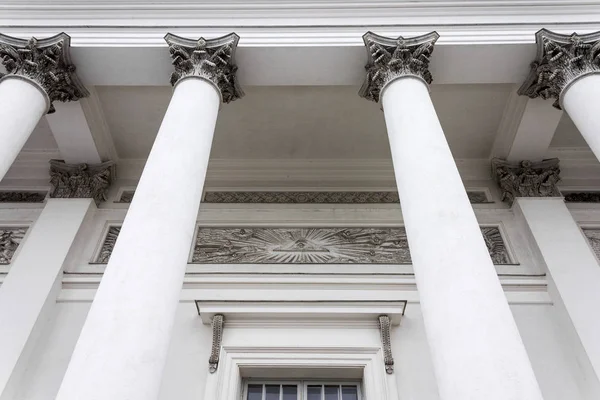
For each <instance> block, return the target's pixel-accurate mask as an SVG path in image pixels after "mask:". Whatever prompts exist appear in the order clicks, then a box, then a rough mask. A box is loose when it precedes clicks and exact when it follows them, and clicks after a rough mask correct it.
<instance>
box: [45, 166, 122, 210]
mask: <svg viewBox="0 0 600 400" xmlns="http://www.w3.org/2000/svg"><path fill="white" fill-rule="evenodd" d="M114 174H115V171H114V163H113V162H112V161H107V162H104V163H102V164H97V165H88V164H66V163H65V162H63V161H59V160H50V185H51V188H50V197H51V198H68V199H72V198H92V199H94V200H95V201H96V204H99V203H100V202H102V201H105V200H106V192H107V190H108V188H109V186H110V184H111V182H112V179H113V177H114Z"/></svg>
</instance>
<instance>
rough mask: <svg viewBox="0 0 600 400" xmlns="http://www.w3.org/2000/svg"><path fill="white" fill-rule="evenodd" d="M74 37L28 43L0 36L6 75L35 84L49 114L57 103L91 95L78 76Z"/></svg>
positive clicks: (29, 41)
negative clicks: (71, 49) (71, 50)
mask: <svg viewBox="0 0 600 400" xmlns="http://www.w3.org/2000/svg"><path fill="white" fill-rule="evenodd" d="M70 42H71V38H70V37H69V35H67V34H66V33H59V34H58V35H55V36H52V37H49V38H45V39H40V40H38V39H36V38H34V37H32V38H31V39H29V40H25V39H18V38H14V37H11V36H7V35H3V34H0V58H1V59H2V64H3V65H4V67H5V68H6V72H7V73H6V74H2V73H0V79H6V78H8V77H11V76H14V77H17V78H21V79H25V80H28V81H30V82H32V83H33V84H34V85H36V86H37V87H39V88H40V89H41V91H42V93H43V94H44V96H45V97H46V102H47V103H48V110H47V112H48V113H53V112H54V107H53V105H52V103H53V102H54V101H76V100H79V99H81V98H83V97H87V96H88V95H89V93H88V91H87V89H86V88H85V87H84V86H83V84H82V83H81V81H80V80H79V78H78V77H77V75H76V74H75V65H73V64H72V63H71V57H70V54H69V47H70Z"/></svg>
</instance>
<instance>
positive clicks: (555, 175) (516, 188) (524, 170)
mask: <svg viewBox="0 0 600 400" xmlns="http://www.w3.org/2000/svg"><path fill="white" fill-rule="evenodd" d="M558 162H559V161H558V158H552V159H549V160H544V161H541V162H536V163H534V162H531V161H521V162H520V163H510V162H507V161H504V160H501V159H499V158H494V159H493V160H492V175H493V176H494V178H495V179H496V182H498V185H499V186H500V189H501V190H502V201H505V202H507V203H508V204H510V205H512V203H513V201H514V199H515V197H561V196H562V195H561V193H560V191H559V190H558V187H557V186H556V184H557V183H558V181H560V169H559V167H558Z"/></svg>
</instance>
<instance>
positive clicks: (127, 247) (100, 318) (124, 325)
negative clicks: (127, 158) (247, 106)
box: [57, 77, 220, 400]
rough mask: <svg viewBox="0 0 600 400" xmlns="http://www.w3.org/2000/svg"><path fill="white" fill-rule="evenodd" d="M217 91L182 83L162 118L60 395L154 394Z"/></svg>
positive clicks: (102, 399) (145, 398)
mask: <svg viewBox="0 0 600 400" xmlns="http://www.w3.org/2000/svg"><path fill="white" fill-rule="evenodd" d="M219 105H220V95H219V92H218V90H217V89H216V88H215V86H214V85H213V84H211V83H209V82H207V81H205V80H203V79H199V78H196V77H192V78H187V79H183V80H181V81H180V82H179V83H178V84H177V86H176V87H175V90H174V93H173V98H172V99H171V102H170V104H169V108H168V110H167V112H166V115H165V117H164V119H163V122H162V125H161V127H160V130H159V132H158V136H157V138H156V141H155V143H154V146H153V147H152V151H151V152H150V156H149V157H148V161H147V162H146V166H145V168H144V171H143V173H142V177H141V179H140V182H139V184H138V186H137V188H136V192H135V196H134V198H133V201H132V203H131V206H130V208H129V211H128V213H127V217H126V219H125V221H124V223H123V226H122V228H121V232H120V234H119V237H118V240H117V242H116V244H115V247H114V250H113V253H112V255H111V258H110V261H109V263H108V265H107V267H106V272H105V274H104V277H103V278H102V281H101V284H100V287H99V288H98V292H97V294H96V297H95V299H94V302H93V304H92V307H91V309H90V312H89V315H88V318H87V320H86V323H85V325H84V327H83V330H82V332H81V336H80V338H79V341H78V342H77V345H76V348H75V351H74V353H73V357H72V359H71V363H70V364H69V367H68V369H67V372H66V375H65V378H64V380H63V383H62V386H61V388H60V390H59V393H58V396H57V399H60V400H80V399H86V400H114V399H122V400H152V399H156V398H157V396H158V393H159V389H160V384H161V375H162V371H163V367H164V364H165V360H166V355H167V350H168V347H169V341H170V338H171V331H172V326H173V323H174V318H175V312H176V308H177V304H178V302H179V295H180V291H181V286H182V283H183V278H184V275H185V268H186V265H187V260H188V256H189V252H190V248H191V247H190V246H191V243H192V240H193V235H194V228H195V225H196V219H197V214H198V209H199V206H200V199H201V195H202V188H203V186H204V177H205V174H206V168H207V165H208V158H209V154H210V148H211V143H212V139H213V133H214V129H215V123H216V120H217V114H218V110H219Z"/></svg>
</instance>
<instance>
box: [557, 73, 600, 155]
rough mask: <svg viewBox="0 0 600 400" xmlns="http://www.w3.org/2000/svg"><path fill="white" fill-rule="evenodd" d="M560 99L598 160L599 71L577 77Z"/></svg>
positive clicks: (599, 153) (599, 138) (599, 132)
mask: <svg viewBox="0 0 600 400" xmlns="http://www.w3.org/2000/svg"><path fill="white" fill-rule="evenodd" d="M562 100H563V102H562V106H563V108H564V109H565V111H566V112H567V113H568V114H569V116H570V117H571V119H572V120H573V122H574V123H575V126H576V127H577V129H579V132H581V135H582V136H583V137H584V138H585V141H586V142H587V144H588V145H589V146H590V149H592V151H593V152H594V154H595V155H596V158H598V159H599V160H600V113H598V101H600V73H598V74H593V75H586V76H584V77H581V78H579V79H577V80H576V81H575V82H573V83H572V84H571V85H570V86H569V87H568V88H566V90H565V91H564V92H563V94H562Z"/></svg>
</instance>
